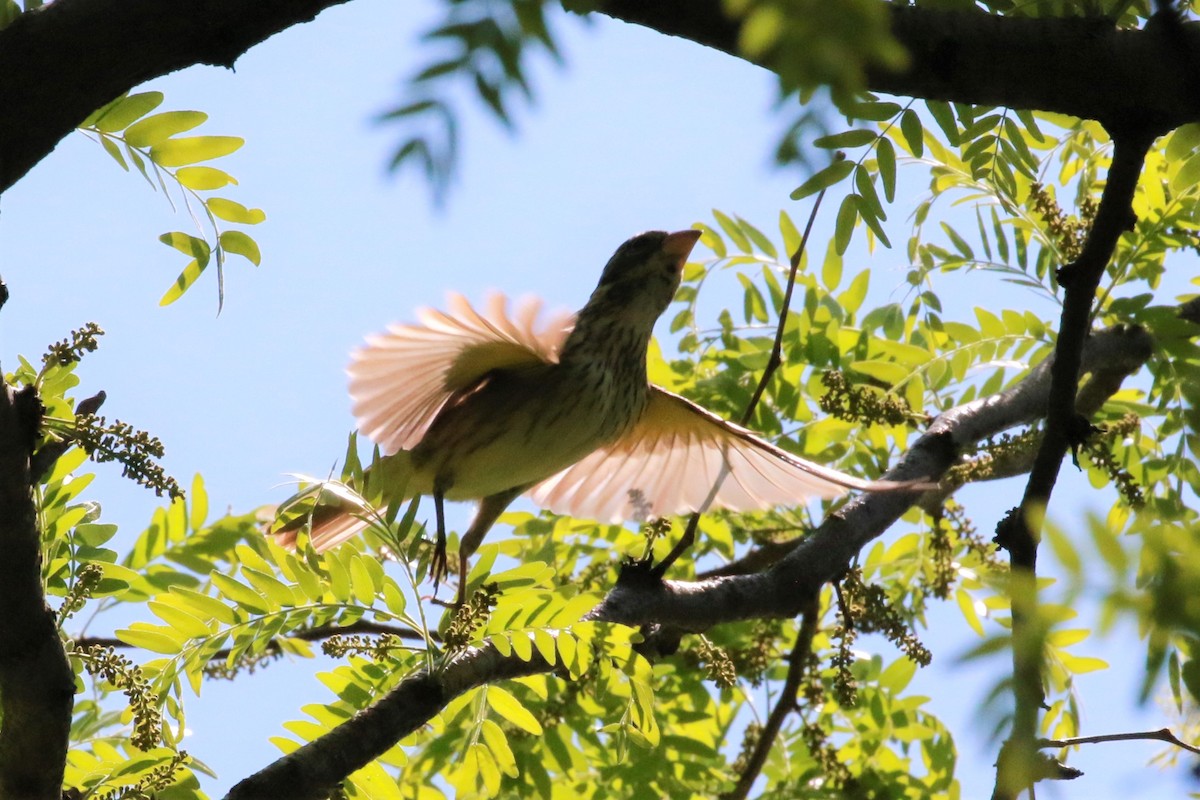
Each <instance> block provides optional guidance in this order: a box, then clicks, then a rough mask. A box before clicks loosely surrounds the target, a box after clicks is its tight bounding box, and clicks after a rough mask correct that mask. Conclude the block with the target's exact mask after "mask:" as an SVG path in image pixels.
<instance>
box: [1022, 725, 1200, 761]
mask: <svg viewBox="0 0 1200 800" xmlns="http://www.w3.org/2000/svg"><path fill="white" fill-rule="evenodd" d="M1138 740H1154V741H1158V742H1166V743H1167V744H1173V745H1175V746H1176V747H1182V748H1183V749H1184V750H1187V751H1188V752H1189V753H1195V754H1196V755H1200V747H1196V746H1194V745H1190V744H1188V743H1187V742H1185V741H1182V740H1181V739H1179V737H1177V736H1176V735H1175V734H1173V733H1171V729H1170V728H1159V729H1158V730H1156V731H1135V732H1131V733H1104V734H1101V735H1099V736H1075V737H1073V738H1070V739H1038V740H1037V746H1038V747H1039V748H1042V747H1075V746H1076V745H1080V744H1099V743H1101V742H1130V741H1138Z"/></svg>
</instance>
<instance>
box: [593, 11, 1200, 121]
mask: <svg viewBox="0 0 1200 800" xmlns="http://www.w3.org/2000/svg"><path fill="white" fill-rule="evenodd" d="M881 2H882V0H881ZM595 5H596V7H597V10H598V11H600V13H602V14H606V15H608V16H610V17H613V18H615V19H620V20H624V21H625V22H632V23H635V24H638V25H643V26H645V27H648V28H651V29H653V30H655V31H658V32H660V33H665V34H669V35H672V36H680V37H683V38H686V39H690V40H692V41H694V42H698V43H700V44H703V45H707V46H709V47H713V48H716V49H717V50H721V51H723V52H726V53H729V54H731V55H736V56H739V57H740V53H739V52H738V46H737V42H738V37H739V35H740V25H739V23H738V22H737V21H736V20H732V19H730V18H728V17H726V16H725V14H724V13H723V11H722V6H723V3H722V1H721V0H657V1H656V2H653V3H647V2H645V0H600V1H599V2H598V3H596V4H595ZM888 6H889V13H890V14H891V17H892V35H893V36H894V37H895V38H896V40H897V41H899V42H900V44H901V45H903V46H904V48H905V49H906V50H907V51H908V53H909V56H910V62H909V65H908V67H907V68H905V69H903V70H900V71H897V72H889V71H885V70H882V69H872V70H870V71H869V74H868V80H867V83H868V88H869V89H871V90H872V91H878V92H887V93H889V94H895V95H902V96H905V97H918V98H924V99H929V100H948V101H953V102H960V103H978V104H983V105H993V106H1007V107H1010V108H1028V109H1035V110H1040V111H1056V112H1059V113H1063V114H1071V115H1073V116H1076V117H1083V118H1085V119H1094V120H1099V121H1101V122H1103V123H1105V125H1108V126H1123V125H1125V124H1128V123H1136V124H1138V125H1140V126H1144V127H1146V128H1148V129H1150V130H1153V131H1155V132H1157V133H1160V134H1161V133H1166V132H1167V131H1170V130H1172V129H1174V128H1176V127H1178V126H1179V125H1182V124H1184V123H1186V122H1193V121H1196V120H1200V96H1197V92H1196V90H1195V76H1194V75H1192V74H1191V72H1190V71H1189V70H1188V69H1187V68H1186V64H1188V63H1195V58H1196V54H1198V53H1200V24H1197V23H1189V24H1185V25H1178V24H1176V25H1174V26H1167V25H1159V24H1155V25H1148V26H1147V27H1146V28H1145V29H1144V30H1138V31H1133V30H1117V29H1116V28H1114V27H1113V26H1112V24H1111V23H1110V22H1109V21H1108V20H1106V19H1103V18H1088V17H1068V18H1062V19H1054V18H1030V17H1024V18H1022V17H1000V16H995V15H991V14H986V13H984V12H982V11H961V12H945V11H935V10H931V9H928V8H917V7H913V6H904V5H899V4H890V3H889V4H888ZM1182 55H1186V56H1187V57H1186V58H1182ZM781 57H786V54H778V53H768V54H767V55H766V56H765V57H763V58H761V59H758V60H757V61H756V62H755V63H758V64H759V66H763V67H766V68H767V69H772V65H773V64H775V63H777V60H778V59H780V58H781Z"/></svg>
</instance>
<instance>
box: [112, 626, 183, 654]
mask: <svg viewBox="0 0 1200 800" xmlns="http://www.w3.org/2000/svg"><path fill="white" fill-rule="evenodd" d="M168 631H171V628H166V627H163V626H161V625H148V624H147V623H145V622H135V623H133V624H132V625H130V626H129V627H128V628H122V629H121V630H118V631H117V632H116V634H117V638H118V639H120V640H121V641H122V642H125V643H126V644H130V645H133V646H134V647H141V648H142V649H144V650H149V651H150V652H152V653H163V654H166V655H174V654H175V653H178V652H179V651H180V650H182V649H183V641H182V640H180V639H176V638H175V637H174V636H171V635H170V633H168Z"/></svg>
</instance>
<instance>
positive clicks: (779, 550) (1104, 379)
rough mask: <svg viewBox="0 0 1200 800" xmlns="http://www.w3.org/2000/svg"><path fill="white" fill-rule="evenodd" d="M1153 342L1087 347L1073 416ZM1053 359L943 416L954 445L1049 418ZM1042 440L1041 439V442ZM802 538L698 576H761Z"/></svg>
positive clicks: (1103, 338)
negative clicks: (998, 390)
mask: <svg viewBox="0 0 1200 800" xmlns="http://www.w3.org/2000/svg"><path fill="white" fill-rule="evenodd" d="M1153 346H1154V339H1153V338H1152V337H1151V336H1150V334H1149V333H1147V332H1146V331H1145V330H1144V329H1143V328H1136V327H1127V326H1119V327H1115V328H1109V329H1108V330H1104V331H1100V332H1099V333H1097V334H1095V335H1093V336H1091V337H1089V338H1088V339H1087V341H1086V342H1085V343H1084V349H1083V357H1082V361H1081V363H1080V370H1079V371H1080V374H1081V375H1082V374H1086V375H1087V376H1088V379H1087V380H1086V381H1085V382H1084V383H1083V384H1082V385H1080V387H1079V393H1078V394H1077V395H1076V396H1075V411H1076V413H1077V414H1079V415H1080V416H1081V417H1085V418H1088V419H1090V418H1092V417H1093V416H1094V415H1095V414H1096V413H1097V412H1098V411H1099V410H1100V408H1101V406H1103V405H1104V403H1105V401H1107V400H1108V398H1109V397H1112V396H1113V395H1114V394H1116V392H1117V390H1118V389H1120V388H1121V384H1122V383H1123V382H1124V381H1125V379H1126V378H1128V377H1129V376H1130V375H1132V374H1133V373H1135V372H1137V371H1138V370H1139V369H1141V368H1142V366H1144V365H1145V363H1146V361H1148V360H1149V358H1150V356H1151V352H1152V349H1153ZM1053 364H1054V356H1053V355H1051V356H1050V358H1047V359H1046V360H1045V361H1043V362H1042V363H1041V364H1038V365H1037V366H1036V367H1035V368H1034V369H1033V370H1032V371H1031V372H1030V374H1029V376H1028V377H1027V378H1026V379H1025V380H1024V381H1022V382H1021V383H1019V384H1017V385H1016V386H1014V387H1013V388H1012V390H1011V391H1012V393H1011V394H1010V393H1004V394H1000V395H996V396H993V397H985V398H982V399H980V400H976V401H975V402H972V403H967V404H965V405H962V406H959V407H957V408H953V409H951V410H949V411H947V412H945V413H944V414H943V415H942V417H941V420H942V421H944V422H945V424H946V425H947V426H949V427H950V428H951V429H952V430H953V431H954V441H955V443H956V444H957V445H958V446H960V447H961V448H962V449H964V450H966V449H969V448H970V447H971V446H973V445H974V444H975V443H976V442H979V441H981V440H984V439H987V438H989V437H991V436H994V435H995V434H996V433H999V432H1002V431H1006V430H1009V429H1011V428H1014V427H1017V426H1019V425H1027V424H1030V423H1033V422H1035V421H1037V420H1039V419H1041V418H1042V417H1043V416H1044V415H1045V405H1046V398H1047V396H1048V391H1049V385H1050V369H1051V367H1052V365H1053ZM1040 441H1041V439H1040V437H1039V439H1038V442H1039V443H1040ZM1036 454H1037V451H1036V450H1024V451H1021V452H1020V453H1018V454H1015V455H1013V456H1011V457H1008V458H1006V459H1004V460H1003V461H1001V462H998V463H996V464H993V465H992V467H991V473H990V475H989V477H988V478H987V480H999V479H1001V478H1012V477H1016V476H1018V475H1027V474H1028V473H1029V470H1030V469H1031V468H1032V466H1033V461H1034V458H1035V457H1036ZM959 488H960V487H959V486H957V485H946V487H945V488H944V489H942V490H939V491H938V492H928V493H926V495H925V496H924V497H922V498H921V505H922V506H923V507H924V508H936V507H938V506H940V505H941V504H942V502H943V501H944V500H945V499H946V498H947V497H949V496H950V495H952V494H953V493H954V492H955V491H957V490H958V489H959ZM802 541H803V539H802V538H795V539H790V540H788V541H779V542H767V543H766V544H763V545H761V546H759V547H756V548H754V549H753V550H751V551H750V552H748V553H746V555H744V556H743V557H741V558H739V559H737V560H736V561H731V562H729V563H728V564H723V565H721V566H719V567H716V568H714V569H711V570H708V571H706V572H701V573H699V574H698V575H697V576H696V577H697V578H698V579H699V580H706V579H708V578H719V577H722V576H727V575H748V574H750V573H752V572H761V571H762V570H764V569H766V568H767V567H770V566H772V565H774V564H775V563H776V562H778V561H780V560H782V559H783V558H784V557H785V556H787V555H788V554H789V553H791V552H792V551H793V550H795V549H796V548H797V547H799V546H800V544H801V542H802Z"/></svg>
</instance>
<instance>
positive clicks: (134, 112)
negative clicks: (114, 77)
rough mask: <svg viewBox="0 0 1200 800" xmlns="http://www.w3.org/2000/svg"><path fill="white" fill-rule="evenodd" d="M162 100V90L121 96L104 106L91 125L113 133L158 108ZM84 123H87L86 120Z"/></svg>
mask: <svg viewBox="0 0 1200 800" xmlns="http://www.w3.org/2000/svg"><path fill="white" fill-rule="evenodd" d="M162 101H163V94H162V92H141V93H140V94H131V95H129V96H127V97H121V98H119V99H117V100H114V101H113V102H111V103H109V104H108V105H107V106H105V108H104V109H102V110H101V112H100V114H99V116H98V117H97V118H96V120H95V121H94V122H93V123H92V125H91V127H94V128H96V129H97V130H101V131H104V132H105V133H115V132H116V131H119V130H121V129H123V128H126V127H128V126H129V125H131V124H133V123H134V122H135V121H137V120H139V119H141V118H142V117H144V116H146V115H147V114H149V113H150V112H151V111H153V110H154V109H156V108H158V106H159V104H160V103H162ZM84 124H85V126H86V125H87V121H86V120H85V122H84Z"/></svg>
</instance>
